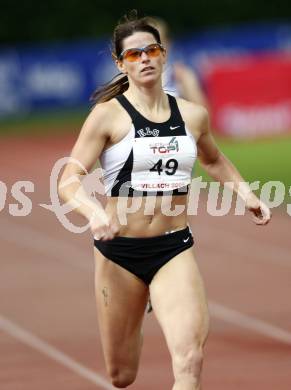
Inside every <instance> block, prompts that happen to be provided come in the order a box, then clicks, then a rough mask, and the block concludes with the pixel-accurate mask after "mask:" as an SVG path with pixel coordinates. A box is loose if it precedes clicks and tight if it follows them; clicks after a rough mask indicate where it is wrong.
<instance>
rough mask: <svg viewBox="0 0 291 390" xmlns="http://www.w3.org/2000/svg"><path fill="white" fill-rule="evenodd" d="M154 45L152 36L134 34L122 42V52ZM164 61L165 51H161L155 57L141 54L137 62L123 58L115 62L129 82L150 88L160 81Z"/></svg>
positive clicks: (146, 33) (154, 41) (142, 33)
mask: <svg viewBox="0 0 291 390" xmlns="http://www.w3.org/2000/svg"><path fill="white" fill-rule="evenodd" d="M156 43H157V41H156V40H155V37H154V36H153V35H152V34H150V33H148V32H136V33H134V34H133V35H130V36H129V37H127V38H125V39H124V40H123V52H124V51H125V50H127V49H133V48H145V47H146V46H148V45H151V44H156ZM165 59H166V53H165V51H161V52H160V53H159V54H158V55H157V56H151V55H150V54H147V53H145V52H142V53H141V56H140V57H139V58H138V60H137V61H133V62H131V61H129V60H127V59H126V56H125V57H124V58H123V59H121V60H117V61H116V62H117V66H118V68H119V70H120V71H121V72H123V73H125V74H127V76H128V78H129V81H133V82H134V83H135V84H138V85H143V86H150V85H154V84H155V83H156V82H157V81H158V80H159V79H161V75H162V71H163V65H164V63H165Z"/></svg>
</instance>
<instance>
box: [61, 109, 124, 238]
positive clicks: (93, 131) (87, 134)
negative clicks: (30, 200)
mask: <svg viewBox="0 0 291 390" xmlns="http://www.w3.org/2000/svg"><path fill="white" fill-rule="evenodd" d="M115 112H116V110H115V107H114V105H113V104H112V102H107V103H102V104H98V105H97V106H96V107H95V108H94V109H93V111H92V112H91V113H90V114H89V116H88V117H87V119H86V121H85V123H84V125H83V127H82V129H81V131H80V134H79V137H78V139H77V141H76V143H75V145H74V147H73V150H72V152H71V157H72V161H71V162H70V161H69V162H68V163H67V164H66V166H65V168H64V171H63V174H62V176H61V178H60V181H59V185H58V193H59V196H60V197H61V198H62V199H63V200H64V201H65V202H67V203H69V204H70V205H72V206H73V207H74V210H75V211H76V212H78V213H79V214H81V215H82V216H84V217H85V218H86V219H87V220H88V221H89V222H90V226H91V231H92V233H93V235H94V236H95V237H97V238H100V239H102V240H107V239H112V238H113V237H114V235H115V234H116V233H117V231H118V224H117V222H116V221H115V220H110V218H109V217H108V216H107V215H106V213H105V210H104V208H103V207H102V205H101V204H100V202H97V201H96V202H95V201H93V200H92V199H90V198H89V196H88V195H87V194H86V191H85V189H84V187H83V185H82V179H83V178H84V177H85V176H86V174H87V172H90V171H91V169H92V168H93V167H94V165H95V163H96V161H97V160H98V158H99V156H100V154H101V153H102V150H103V149H104V146H105V143H106V141H107V140H108V139H109V137H110V128H111V126H112V119H113V117H114V115H115ZM73 159H74V160H77V161H78V162H79V163H74V161H73ZM82 167H84V169H82Z"/></svg>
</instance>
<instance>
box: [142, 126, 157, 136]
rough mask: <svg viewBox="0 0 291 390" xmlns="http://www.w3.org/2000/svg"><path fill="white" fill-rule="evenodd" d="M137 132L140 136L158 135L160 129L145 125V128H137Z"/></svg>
mask: <svg viewBox="0 0 291 390" xmlns="http://www.w3.org/2000/svg"><path fill="white" fill-rule="evenodd" d="M137 134H138V135H139V136H140V137H147V136H152V137H158V136H159V134H160V130H158V129H151V128H149V127H146V128H145V129H139V130H138V131H137Z"/></svg>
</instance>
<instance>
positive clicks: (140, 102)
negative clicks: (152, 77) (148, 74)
mask: <svg viewBox="0 0 291 390" xmlns="http://www.w3.org/2000/svg"><path fill="white" fill-rule="evenodd" d="M124 95H125V96H126V97H127V98H128V99H129V100H130V101H131V102H133V103H135V104H136V105H137V106H140V107H143V108H144V109H146V110H148V111H151V112H155V111H158V110H160V109H161V108H163V107H165V106H167V104H168V99H167V95H166V94H165V92H164V91H163V89H162V83H161V82H159V83H155V84H154V85H153V86H150V87H148V86H147V87H145V86H138V85H135V84H134V83H129V88H128V90H127V91H126V92H125V94H124Z"/></svg>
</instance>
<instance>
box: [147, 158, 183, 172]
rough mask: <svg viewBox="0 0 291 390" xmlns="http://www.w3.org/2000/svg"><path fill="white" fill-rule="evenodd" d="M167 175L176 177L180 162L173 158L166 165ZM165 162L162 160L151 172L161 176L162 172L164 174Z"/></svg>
mask: <svg viewBox="0 0 291 390" xmlns="http://www.w3.org/2000/svg"><path fill="white" fill-rule="evenodd" d="M165 168H166V169H165V173H166V175H174V174H175V173H176V170H177V168H178V161H177V160H175V159H174V158H171V159H170V160H168V161H167V162H166V164H165ZM163 170H164V169H163V160H162V159H160V160H159V161H158V162H157V163H156V164H155V165H154V166H153V167H152V168H151V169H150V171H151V172H158V174H159V175H160V174H161V172H163Z"/></svg>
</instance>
